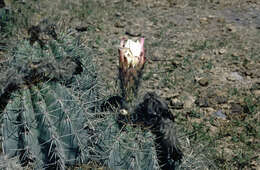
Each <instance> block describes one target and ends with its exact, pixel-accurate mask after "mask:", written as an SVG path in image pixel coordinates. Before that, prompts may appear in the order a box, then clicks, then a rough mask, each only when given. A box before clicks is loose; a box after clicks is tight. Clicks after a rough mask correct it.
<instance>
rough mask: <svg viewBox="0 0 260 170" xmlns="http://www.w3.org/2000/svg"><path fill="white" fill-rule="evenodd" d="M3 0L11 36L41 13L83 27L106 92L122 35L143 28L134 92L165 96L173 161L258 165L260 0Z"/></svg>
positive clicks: (113, 88) (195, 165)
mask: <svg viewBox="0 0 260 170" xmlns="http://www.w3.org/2000/svg"><path fill="white" fill-rule="evenodd" d="M5 2H6V5H7V7H8V8H11V9H13V10H15V11H19V16H17V17H18V21H17V22H18V23H19V24H17V26H16V27H17V28H16V32H15V37H18V39H20V38H28V35H27V29H28V28H29V27H30V26H32V25H37V24H38V23H39V22H40V21H42V20H44V19H47V21H48V22H49V23H54V24H56V25H57V29H58V30H59V31H57V32H61V31H65V30H66V31H68V30H71V31H72V32H73V31H74V32H77V31H76V30H80V34H82V36H83V40H84V43H85V46H86V47H87V48H89V49H91V50H93V51H94V54H95V56H94V59H95V61H96V62H97V66H98V69H99V72H100V75H101V79H102V81H103V83H104V87H105V89H106V90H105V91H106V93H107V94H116V93H118V92H119V91H118V85H117V83H116V79H117V76H118V72H117V65H118V51H117V48H118V46H119V42H120V39H121V38H122V37H128V38H134V37H140V36H142V37H145V47H146V50H147V53H146V57H147V58H148V61H147V63H146V67H145V70H144V75H143V81H142V87H141V88H140V96H142V94H143V93H144V92H147V91H155V92H156V93H157V94H159V95H160V96H161V97H163V98H164V99H166V100H167V101H168V102H169V106H170V108H171V110H172V113H173V114H174V115H175V116H176V122H177V127H178V131H179V137H180V141H181V143H182V148H183V151H184V154H185V157H184V159H183V165H181V167H180V169H260V155H259V153H260V143H259V142H260V1H258V0H97V1H95V0H73V1H72V0H56V1H53V0H42V1H39V0H23V1H22V0H6V1H5ZM77 34H79V33H77ZM75 35H76V34H75ZM9 41H12V38H10V39H9ZM1 59H2V60H4V59H6V57H5V53H4V52H0V60H1ZM86 169H87V168H86Z"/></svg>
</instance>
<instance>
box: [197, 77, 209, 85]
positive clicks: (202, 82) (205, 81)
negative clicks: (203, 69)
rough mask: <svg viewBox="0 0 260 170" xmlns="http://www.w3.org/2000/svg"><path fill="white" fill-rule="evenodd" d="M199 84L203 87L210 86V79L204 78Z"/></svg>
mask: <svg viewBox="0 0 260 170" xmlns="http://www.w3.org/2000/svg"><path fill="white" fill-rule="evenodd" d="M199 84H200V85H201V86H207V85H208V84H209V79H208V78H202V79H200V80H199Z"/></svg>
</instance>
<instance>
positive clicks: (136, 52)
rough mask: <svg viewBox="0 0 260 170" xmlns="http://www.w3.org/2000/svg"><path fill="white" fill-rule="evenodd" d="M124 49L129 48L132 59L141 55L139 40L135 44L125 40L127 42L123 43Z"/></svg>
mask: <svg viewBox="0 0 260 170" xmlns="http://www.w3.org/2000/svg"><path fill="white" fill-rule="evenodd" d="M125 48H129V49H130V52H131V53H132V55H133V56H134V57H139V56H140V55H141V52H142V44H141V43H140V41H139V40H137V41H136V42H134V41H133V40H130V39H129V40H127V42H126V43H125Z"/></svg>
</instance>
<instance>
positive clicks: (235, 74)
mask: <svg viewBox="0 0 260 170" xmlns="http://www.w3.org/2000/svg"><path fill="white" fill-rule="evenodd" d="M227 80H229V81H242V80H243V77H242V76H240V75H239V73H238V72H232V73H230V75H229V77H227Z"/></svg>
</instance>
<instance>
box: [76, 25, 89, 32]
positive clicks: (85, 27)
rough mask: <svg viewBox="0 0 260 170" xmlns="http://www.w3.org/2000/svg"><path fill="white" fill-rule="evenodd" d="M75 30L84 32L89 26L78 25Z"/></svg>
mask: <svg viewBox="0 0 260 170" xmlns="http://www.w3.org/2000/svg"><path fill="white" fill-rule="evenodd" d="M75 30H76V31H78V32H84V31H87V30H88V27H87V26H76V27H75Z"/></svg>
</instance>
